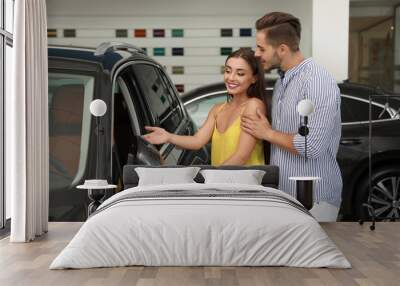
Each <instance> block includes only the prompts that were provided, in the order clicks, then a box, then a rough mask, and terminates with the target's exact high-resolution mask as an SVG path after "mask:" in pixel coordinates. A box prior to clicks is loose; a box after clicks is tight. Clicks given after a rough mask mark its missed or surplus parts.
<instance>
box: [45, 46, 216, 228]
mask: <svg viewBox="0 0 400 286" xmlns="http://www.w3.org/2000/svg"><path fill="white" fill-rule="evenodd" d="M48 56H49V78H48V91H49V100H48V102H49V151H50V154H49V157H50V158H49V168H50V174H49V175H50V198H49V200H50V209H49V218H50V220H53V221H54V220H55V221H81V220H84V219H85V218H86V209H87V204H88V198H87V194H86V192H84V191H79V190H77V189H76V186H77V185H80V184H82V183H83V182H84V180H85V179H95V178H97V179H107V180H108V182H109V183H111V184H116V185H118V189H119V190H120V189H122V188H123V186H122V168H123V166H124V165H125V164H126V163H135V164H151V165H160V164H181V165H190V164H204V163H206V162H207V161H208V160H209V158H208V153H207V150H206V149H205V148H204V149H202V150H199V151H196V152H193V151H190V152H189V151H184V150H181V149H178V148H176V147H175V146H174V145H171V144H164V145H162V146H152V145H150V144H148V143H147V142H145V141H144V140H143V139H142V138H141V135H143V134H144V133H146V132H145V130H144V126H145V125H152V126H161V127H163V128H165V129H167V130H168V131H170V132H174V133H176V134H182V135H189V134H193V133H195V132H196V127H195V125H194V123H193V121H192V119H191V118H190V117H189V115H188V113H187V111H186V109H185V108H184V106H183V103H182V102H181V100H180V98H179V96H178V93H177V91H176V89H175V87H174V85H173V84H172V82H171V80H170V78H169V77H168V76H167V74H166V72H165V71H164V69H163V67H162V66H161V65H160V64H158V63H157V62H155V61H154V60H152V59H151V58H149V57H148V56H146V54H145V53H144V52H143V51H142V50H141V49H139V48H136V47H134V46H131V45H126V44H123V43H114V42H112V43H104V44H102V45H100V46H99V47H98V48H97V49H89V48H76V47H49V49H48ZM94 99H102V100H103V101H104V102H105V103H106V105H107V109H108V110H107V112H106V114H105V115H104V116H103V117H101V118H100V119H99V126H97V125H96V120H95V118H94V117H93V116H92V115H91V113H90V111H89V105H90V103H91V102H92V101H93V100H94ZM97 139H98V140H99V146H98V147H99V150H97V143H96V142H97ZM97 151H99V154H100V156H99V158H98V159H96V154H97Z"/></svg>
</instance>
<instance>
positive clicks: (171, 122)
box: [157, 69, 184, 130]
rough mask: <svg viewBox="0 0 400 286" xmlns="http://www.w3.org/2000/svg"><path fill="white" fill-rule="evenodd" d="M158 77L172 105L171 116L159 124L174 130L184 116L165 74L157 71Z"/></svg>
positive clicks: (159, 70)
mask: <svg viewBox="0 0 400 286" xmlns="http://www.w3.org/2000/svg"><path fill="white" fill-rule="evenodd" d="M157 70H158V73H159V75H160V76H161V78H162V79H163V85H164V87H165V89H166V90H168V96H169V98H170V99H171V102H172V103H171V104H172V108H173V109H172V112H171V114H170V115H169V116H168V117H167V118H166V119H165V122H161V124H162V125H163V126H172V128H171V129H172V130H176V128H178V126H179V124H180V123H181V122H182V120H183V118H184V115H183V111H182V107H181V105H180V101H179V99H178V95H177V94H176V93H175V91H174V89H173V88H172V85H171V84H172V83H171V82H170V80H169V79H168V78H167V76H166V75H165V73H164V72H163V71H162V70H161V69H157Z"/></svg>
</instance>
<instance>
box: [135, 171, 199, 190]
mask: <svg viewBox="0 0 400 286" xmlns="http://www.w3.org/2000/svg"><path fill="white" fill-rule="evenodd" d="M199 170H200V168H199V167H182V168H143V167H137V168H135V171H136V173H137V174H138V177H139V183H138V186H150V185H166V184H187V183H195V181H194V180H193V179H194V177H196V175H197V173H198V172H199Z"/></svg>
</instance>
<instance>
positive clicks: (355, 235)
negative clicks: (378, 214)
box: [0, 222, 400, 286]
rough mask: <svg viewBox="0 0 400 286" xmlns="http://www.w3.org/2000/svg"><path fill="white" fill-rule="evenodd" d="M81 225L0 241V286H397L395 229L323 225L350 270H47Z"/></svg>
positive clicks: (399, 254)
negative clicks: (20, 240)
mask: <svg viewBox="0 0 400 286" xmlns="http://www.w3.org/2000/svg"><path fill="white" fill-rule="evenodd" d="M80 226H81V223H50V225H49V233H48V234H47V235H45V236H43V237H42V238H40V239H37V240H35V241H34V242H32V243H27V244H25V243H14V244H10V243H9V239H8V238H5V239H2V240H1V241H0V269H1V270H0V285H4V286H5V285H13V286H14V285H32V286H33V285H68V286H71V285H85V286H86V285H137V286H139V285H140V286H147V285H149V286H150V285H151V286H153V285H168V286H177V285H229V286H231V285H246V286H247V285H249V286H253V285H257V286H261V285H348V286H351V285H362V286H364V285H368V286H370V285H385V286H389V285H399V280H398V273H400V231H399V229H400V223H397V222H394V223H389V222H387V223H378V224H377V228H376V230H375V231H370V230H369V223H366V224H364V225H363V226H360V225H358V223H350V222H349V223H348V222H340V223H324V224H322V226H323V228H324V229H325V230H326V232H327V233H328V235H329V236H330V237H331V239H332V240H333V241H334V242H335V243H336V244H337V246H338V247H339V248H340V249H341V250H342V251H343V253H344V254H345V255H346V257H347V258H348V259H349V261H350V262H351V264H352V266H353V268H352V269H348V270H343V269H305V268H290V267H120V268H100V269H86V270H49V269H48V267H49V265H50V263H51V261H52V260H53V259H54V258H55V256H56V255H57V254H58V253H59V252H60V251H61V250H62V249H63V247H65V246H66V244H67V243H68V241H69V240H70V239H71V238H72V237H73V235H74V234H75V233H76V232H77V230H78V229H79V227H80Z"/></svg>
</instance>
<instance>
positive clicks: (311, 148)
mask: <svg viewBox="0 0 400 286" xmlns="http://www.w3.org/2000/svg"><path fill="white" fill-rule="evenodd" d="M303 99H309V100H311V101H312V102H313V104H314V112H313V113H312V114H311V115H310V116H309V118H308V127H309V131H310V132H309V134H308V136H307V158H308V160H307V161H306V160H305V156H304V155H305V140H304V137H303V136H301V135H300V134H298V129H299V127H300V123H301V122H300V115H299V113H298V111H297V104H298V103H299V102H300V101H301V100H303ZM272 128H273V129H275V130H277V131H280V132H283V133H290V134H296V135H295V136H294V140H293V144H294V146H295V148H296V150H297V152H298V153H299V154H293V153H290V152H289V151H287V150H285V149H282V148H280V147H278V146H276V145H272V146H271V160H270V164H271V165H277V166H279V168H280V178H279V179H280V182H279V188H280V189H281V190H282V191H284V192H286V193H289V194H290V195H292V196H295V195H296V183H295V182H294V181H291V180H289V177H291V176H318V177H321V178H322V179H321V180H319V181H315V182H314V201H316V202H318V201H327V202H329V203H332V204H334V205H336V206H338V207H339V206H340V201H341V191H342V177H341V173H340V169H339V166H338V163H337V161H336V154H337V151H338V148H339V141H340V136H341V118H340V91H339V88H338V86H337V84H336V82H335V80H334V79H333V77H332V76H331V75H330V74H329V73H328V72H327V71H326V70H325V69H323V68H322V67H320V66H319V65H317V64H316V63H315V62H314V61H313V60H312V59H311V58H308V59H305V60H304V61H303V62H301V63H300V64H299V65H297V66H295V67H293V68H291V69H289V70H288V71H286V73H285V74H284V76H283V77H281V78H280V79H278V80H277V82H276V84H275V89H274V94H273V99H272Z"/></svg>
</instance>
